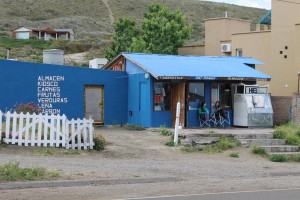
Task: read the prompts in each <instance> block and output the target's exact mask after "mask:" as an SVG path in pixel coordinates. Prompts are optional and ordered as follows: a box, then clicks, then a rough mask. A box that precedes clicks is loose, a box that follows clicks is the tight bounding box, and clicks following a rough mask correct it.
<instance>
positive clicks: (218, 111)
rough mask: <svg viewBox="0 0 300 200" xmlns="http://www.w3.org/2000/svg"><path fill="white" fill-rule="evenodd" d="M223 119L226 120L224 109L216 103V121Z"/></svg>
mask: <svg viewBox="0 0 300 200" xmlns="http://www.w3.org/2000/svg"><path fill="white" fill-rule="evenodd" d="M220 116H221V117H223V118H224V119H226V116H225V113H224V111H223V109H222V108H221V106H220V102H219V101H216V103H215V117H216V119H219V117H220Z"/></svg>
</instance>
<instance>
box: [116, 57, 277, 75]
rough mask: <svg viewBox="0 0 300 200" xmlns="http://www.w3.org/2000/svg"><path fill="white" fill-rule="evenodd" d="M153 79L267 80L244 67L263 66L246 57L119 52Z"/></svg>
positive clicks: (249, 68)
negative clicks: (251, 65) (250, 65)
mask: <svg viewBox="0 0 300 200" xmlns="http://www.w3.org/2000/svg"><path fill="white" fill-rule="evenodd" d="M122 55H123V56H124V57H125V58H126V59H128V60H129V61H131V62H133V63H134V64H136V65H137V66H139V67H140V68H142V69H143V70H144V71H146V72H148V73H150V74H151V75H152V76H153V77H155V78H156V79H196V80H217V79H224V80H267V81H269V80H270V79H271V77H270V76H269V75H267V74H264V73H262V72H260V71H258V70H255V69H253V68H251V67H249V66H248V65H247V64H254V65H256V64H263V63H262V62H260V61H257V60H254V59H252V58H248V57H233V56H231V57H230V56H222V57H212V56H177V55H160V54H140V53H122Z"/></svg>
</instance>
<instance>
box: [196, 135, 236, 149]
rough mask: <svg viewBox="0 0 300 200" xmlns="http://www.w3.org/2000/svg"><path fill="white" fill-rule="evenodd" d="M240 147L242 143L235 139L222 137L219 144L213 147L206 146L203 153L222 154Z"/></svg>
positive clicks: (212, 145)
mask: <svg viewBox="0 0 300 200" xmlns="http://www.w3.org/2000/svg"><path fill="white" fill-rule="evenodd" d="M237 146H240V141H238V140H237V139H235V138H230V137H221V138H220V140H219V141H218V142H216V143H215V144H211V145H206V146H205V147H203V149H202V150H203V152H205V153H220V152H223V151H225V150H228V149H231V148H234V147H237Z"/></svg>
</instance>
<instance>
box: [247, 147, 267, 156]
mask: <svg viewBox="0 0 300 200" xmlns="http://www.w3.org/2000/svg"><path fill="white" fill-rule="evenodd" d="M251 151H252V153H254V154H258V155H266V154H267V152H266V149H265V148H263V147H260V146H256V145H254V146H253V147H252V149H251Z"/></svg>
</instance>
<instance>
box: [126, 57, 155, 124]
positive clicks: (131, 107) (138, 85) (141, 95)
mask: <svg viewBox="0 0 300 200" xmlns="http://www.w3.org/2000/svg"><path fill="white" fill-rule="evenodd" d="M126 70H127V72H128V123H129V124H136V125H140V126H144V127H151V98H150V93H151V91H150V88H151V85H152V84H151V78H150V77H149V78H148V79H146V78H145V72H144V71H143V70H141V69H140V68H139V67H138V66H136V65H135V64H133V63H132V62H130V61H128V60H127V61H126Z"/></svg>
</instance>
